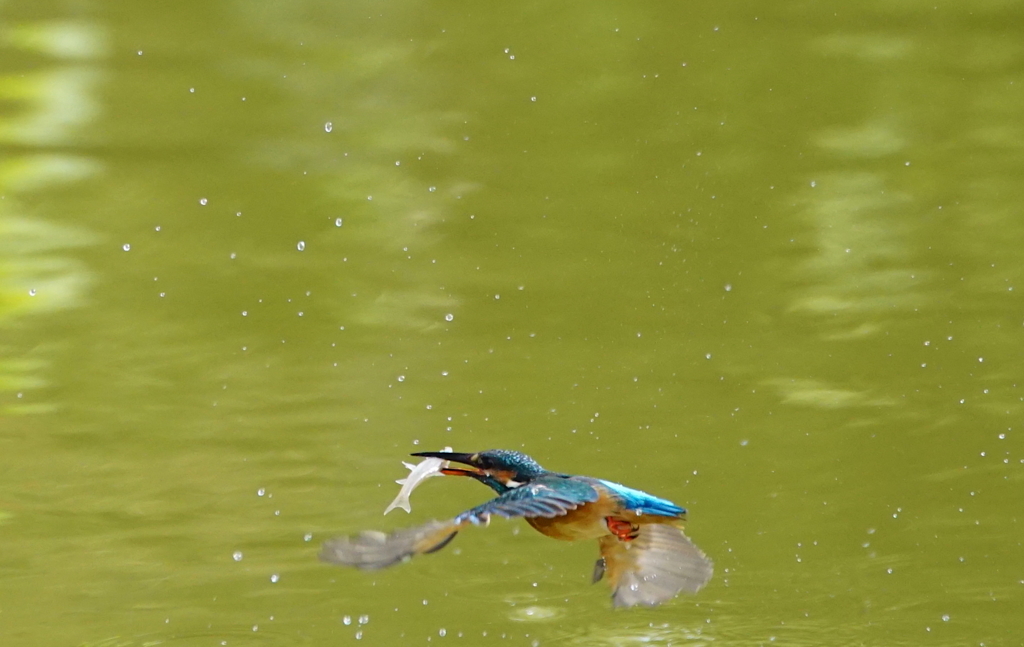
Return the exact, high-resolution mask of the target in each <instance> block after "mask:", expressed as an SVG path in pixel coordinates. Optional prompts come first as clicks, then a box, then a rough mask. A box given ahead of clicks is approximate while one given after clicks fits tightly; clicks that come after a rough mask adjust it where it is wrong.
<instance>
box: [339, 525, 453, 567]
mask: <svg viewBox="0 0 1024 647" xmlns="http://www.w3.org/2000/svg"><path fill="white" fill-rule="evenodd" d="M460 527H461V526H460V525H459V524H457V523H455V522H453V521H428V522H427V523H425V524H421V525H419V526H415V527H413V528H402V529H400V530H396V531H394V532H392V533H391V534H384V533H383V532H378V531H376V530H365V531H363V532H361V533H359V534H358V535H352V536H351V537H334V538H333V539H328V540H327V541H325V542H324V545H323V548H322V549H321V550H320V559H321V560H322V561H325V562H330V563H332V564H344V565H345V566H355V567H356V568H361V569H363V570H367V571H371V570H377V569H379V568H386V567H388V566H391V565H392V564H397V563H399V562H404V561H407V560H408V559H410V558H412V556H413V555H422V554H425V553H432V552H434V551H436V550H441V549H442V548H444V547H445V546H447V545H448V542H450V541H451V540H452V539H453V538H454V537H455V533H457V532H458V531H459V528H460Z"/></svg>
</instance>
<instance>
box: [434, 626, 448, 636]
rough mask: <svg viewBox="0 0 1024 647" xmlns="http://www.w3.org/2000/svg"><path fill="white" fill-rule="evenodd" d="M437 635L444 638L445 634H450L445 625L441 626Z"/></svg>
mask: <svg viewBox="0 0 1024 647" xmlns="http://www.w3.org/2000/svg"><path fill="white" fill-rule="evenodd" d="M437 635H438V636H441V637H442V638H444V637H445V636H447V635H448V631H447V630H446V629H445V628H444V627H441V628H440V629H438V630H437Z"/></svg>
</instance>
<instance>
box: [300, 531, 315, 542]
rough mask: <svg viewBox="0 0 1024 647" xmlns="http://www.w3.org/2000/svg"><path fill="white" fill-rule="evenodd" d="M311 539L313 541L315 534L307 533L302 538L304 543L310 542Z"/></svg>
mask: <svg viewBox="0 0 1024 647" xmlns="http://www.w3.org/2000/svg"><path fill="white" fill-rule="evenodd" d="M311 539H313V533H311V532H307V533H306V534H305V535H303V536H302V541H310V540H311Z"/></svg>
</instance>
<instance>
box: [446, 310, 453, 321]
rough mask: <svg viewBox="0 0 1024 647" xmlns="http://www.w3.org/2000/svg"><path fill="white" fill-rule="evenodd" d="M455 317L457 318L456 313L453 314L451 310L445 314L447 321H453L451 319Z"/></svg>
mask: <svg viewBox="0 0 1024 647" xmlns="http://www.w3.org/2000/svg"><path fill="white" fill-rule="evenodd" d="M454 318H455V315H453V314H452V313H450V312H449V313H448V314H446V315H445V316H444V320H445V321H451V320H452V319H454Z"/></svg>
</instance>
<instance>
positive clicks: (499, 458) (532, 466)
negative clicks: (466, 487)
mask: <svg viewBox="0 0 1024 647" xmlns="http://www.w3.org/2000/svg"><path fill="white" fill-rule="evenodd" d="M412 455H413V456H423V457H427V458H437V459H443V460H445V461H450V462H454V463H459V464H460V465H464V466H466V467H464V468H455V467H444V468H442V469H440V472H441V473H442V474H445V475H448V476H468V477H470V478H473V479H476V480H477V481H480V482H481V483H483V484H484V485H487V486H488V487H490V488H491V489H492V490H494V491H495V492H496V493H497V494H498V496H497V497H495V498H494V499H491V500H490V501H487V502H486V503H483V504H481V505H478V506H476V507H475V508H471V509H469V510H466V511H465V512H463V513H462V514H459V515H456V516H455V517H454V518H452V519H449V520H447V521H429V522H427V523H425V524H422V525H419V526H415V527H412V528H405V529H401V530H396V531H394V532H392V533H390V534H384V533H382V532H376V531H366V532H362V533H359V534H357V535H354V536H351V537H336V538H333V539H329V540H328V541H326V542H324V545H323V549H322V550H321V552H320V559H322V560H323V561H325V562H330V563H333V564H343V565H347V566H354V567H356V568H361V569H364V570H373V569H380V568H385V567H387V566H391V565H393V564H397V563H399V562H403V561H407V560H409V559H410V558H412V557H413V556H414V555H422V554H426V553H433V552H436V551H438V550H441V549H442V548H444V547H445V546H446V545H448V543H449V542H450V541H451V540H452V539H453V538H454V537H455V535H456V534H457V533H458V532H459V530H462V529H463V528H465V527H467V526H469V525H487V524H488V523H489V522H490V519H491V517H492V516H495V515H496V516H499V517H505V518H513V517H522V518H524V519H525V520H526V522H527V523H528V524H530V525H531V526H532V527H533V528H535V529H536V530H537V531H539V532H540V533H541V534H544V535H547V536H548V537H552V538H554V539H562V540H567V541H574V540H579V539H596V540H597V543H598V546H599V548H600V554H601V556H600V557H599V558H598V560H597V563H596V564H595V565H594V575H593V581H594V582H598V581H600V580H601V579H602V578H604V579H606V580H607V581H608V583H609V584H610V585H611V588H612V604H613V606H616V607H632V606H636V605H644V606H654V605H658V604H661V603H662V602H665V601H667V600H670V599H672V598H673V597H675V596H676V595H677V594H679V593H681V592H685V593H696V592H697V591H698V590H700V588H701V587H703V586H704V585H705V584H706V583H707V582H708V580H709V579H711V574H712V572H713V569H712V565H711V560H709V559H708V558H707V557H706V556H705V555H704V553H703V552H701V551H700V549H699V548H697V547H696V546H695V545H694V544H693V542H691V541H690V540H689V539H688V538H687V537H686V535H685V534H683V530H682V524H683V521H684V520H685V518H686V510H684V509H683V508H680V507H679V506H677V505H676V504H674V503H672V502H671V501H668V500H666V499H662V498H659V497H656V496H653V495H651V494H648V493H646V492H642V491H640V490H634V489H633V488H629V487H626V486H624V485H620V484H618V483H613V482H611V481H605V480H603V479H597V478H591V477H589V476H574V475H570V474H561V473H558V472H552V471H549V470H546V469H544V468H543V467H541V466H540V465H539V464H538V463H537V461H535V460H533V459H532V458H530V457H529V456H527V455H526V454H523V453H521V452H517V451H512V450H507V449H490V450H487V451H483V452H477V453H475V454H465V453H458V452H418V453H415V454H412Z"/></svg>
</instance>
